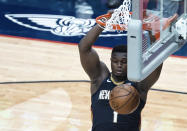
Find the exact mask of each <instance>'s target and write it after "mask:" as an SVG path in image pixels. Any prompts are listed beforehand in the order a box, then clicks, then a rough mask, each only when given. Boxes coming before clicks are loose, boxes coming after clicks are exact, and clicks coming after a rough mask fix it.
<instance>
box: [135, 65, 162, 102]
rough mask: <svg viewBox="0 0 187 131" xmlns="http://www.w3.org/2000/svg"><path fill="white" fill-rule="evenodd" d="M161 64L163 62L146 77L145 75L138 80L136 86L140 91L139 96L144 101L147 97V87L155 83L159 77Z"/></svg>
mask: <svg viewBox="0 0 187 131" xmlns="http://www.w3.org/2000/svg"><path fill="white" fill-rule="evenodd" d="M162 66H163V64H161V65H160V66H158V67H157V68H156V69H155V70H154V71H153V72H152V73H151V74H150V75H149V76H148V77H146V78H145V79H144V80H143V81H141V82H138V84H137V86H138V88H137V89H138V90H139V93H140V96H141V98H142V99H143V100H145V101H146V99H147V93H148V91H149V89H150V88H151V87H152V86H153V85H154V84H155V83H156V81H157V80H158V79H159V77H160V73H161V70H162Z"/></svg>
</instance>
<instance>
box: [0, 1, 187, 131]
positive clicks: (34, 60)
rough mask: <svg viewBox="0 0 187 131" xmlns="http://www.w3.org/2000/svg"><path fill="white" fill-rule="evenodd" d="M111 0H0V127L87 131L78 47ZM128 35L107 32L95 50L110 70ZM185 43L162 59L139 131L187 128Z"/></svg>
mask: <svg viewBox="0 0 187 131" xmlns="http://www.w3.org/2000/svg"><path fill="white" fill-rule="evenodd" d="M119 1H120V0H116V3H115V2H114V3H109V2H110V0H40V1H38V0H14V1H12V0H0V63H1V64H0V105H1V106H0V130H1V131H13V130H14V131H44V130H45V131H89V130H90V127H91V118H90V91H89V86H90V85H89V78H88V77H87V75H86V73H85V72H84V71H83V69H82V67H81V64H80V61H79V54H78V48H77V44H78V42H79V41H80V39H81V38H82V37H83V36H84V35H85V34H86V33H87V32H88V31H89V30H90V29H91V27H93V26H94V25H95V18H96V17H97V16H99V15H102V14H105V13H106V12H107V11H108V10H109V9H112V8H115V7H116V6H118V5H119V3H118V2H119ZM122 43H124V44H126V32H123V33H115V32H103V33H102V34H101V36H100V38H99V39H98V40H97V41H96V43H95V48H96V50H97V51H98V53H99V55H100V56H101V60H103V61H105V62H106V64H107V65H108V67H109V68H110V59H109V58H110V53H111V47H113V46H114V45H116V44H122ZM186 81H187V44H186V45H185V46H184V47H183V48H182V49H181V50H179V51H177V52H176V53H174V54H173V55H172V56H171V57H169V58H168V59H167V60H166V61H165V62H164V67H163V71H162V74H161V77H160V79H159V81H158V82H157V83H156V84H155V85H154V86H153V87H152V90H151V91H150V93H149V96H148V97H149V98H148V101H147V105H146V107H145V109H144V110H143V113H142V116H143V117H142V120H143V122H142V131H150V130H152V131H179V130H180V131H185V130H186V129H187V125H186V123H187V105H186V104H185V103H186V100H187V83H186Z"/></svg>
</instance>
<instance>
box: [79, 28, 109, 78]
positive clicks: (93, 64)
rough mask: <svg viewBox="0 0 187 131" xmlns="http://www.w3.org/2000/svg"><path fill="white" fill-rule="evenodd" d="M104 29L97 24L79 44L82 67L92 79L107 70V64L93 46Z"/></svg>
mask: <svg viewBox="0 0 187 131" xmlns="http://www.w3.org/2000/svg"><path fill="white" fill-rule="evenodd" d="M102 31H103V29H102V28H101V27H99V26H98V25H95V26H94V27H93V28H92V29H91V30H90V31H89V32H88V33H87V35H86V36H84V37H83V38H82V40H81V41H80V43H79V46H78V47H79V53H80V60H81V64H82V67H83V68H84V70H85V71H86V73H87V74H88V76H89V77H90V79H91V80H92V81H93V80H96V79H98V77H99V76H100V75H101V73H102V72H103V71H106V68H105V65H104V64H103V63H102V62H100V60H99V56H98V54H97V52H96V51H95V50H94V49H93V48H92V46H93V44H94V42H95V41H96V40H97V38H98V37H99V35H100V33H101V32H102ZM103 68H104V70H103Z"/></svg>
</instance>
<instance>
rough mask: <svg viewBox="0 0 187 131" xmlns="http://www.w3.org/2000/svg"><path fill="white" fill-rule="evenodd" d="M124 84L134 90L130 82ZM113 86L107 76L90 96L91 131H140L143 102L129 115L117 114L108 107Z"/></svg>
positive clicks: (133, 84)
mask: <svg viewBox="0 0 187 131" xmlns="http://www.w3.org/2000/svg"><path fill="white" fill-rule="evenodd" d="M125 84H130V85H132V86H134V87H135V88H136V84H135V83H133V82H131V81H125ZM115 86H116V85H115V84H114V83H113V82H112V80H111V79H110V75H109V77H108V78H106V79H105V80H104V81H103V83H102V84H101V86H100V87H99V89H98V90H97V91H96V93H94V94H93V95H92V97H91V102H92V104H91V111H92V113H93V120H92V121H93V125H92V131H140V122H141V111H142V109H143V107H144V105H145V102H144V101H142V100H140V104H139V106H138V108H137V109H136V110H135V111H134V112H133V113H131V114H128V115H121V114H118V113H117V112H115V111H114V110H112V108H111V107H110V105H109V94H110V91H111V90H112V89H113V88H114V87H115Z"/></svg>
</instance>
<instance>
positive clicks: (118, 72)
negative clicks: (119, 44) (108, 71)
mask: <svg viewBox="0 0 187 131" xmlns="http://www.w3.org/2000/svg"><path fill="white" fill-rule="evenodd" d="M111 68H112V74H113V75H115V76H117V77H124V76H126V75H127V53H121V52H115V53H113V54H112V57H111Z"/></svg>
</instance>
